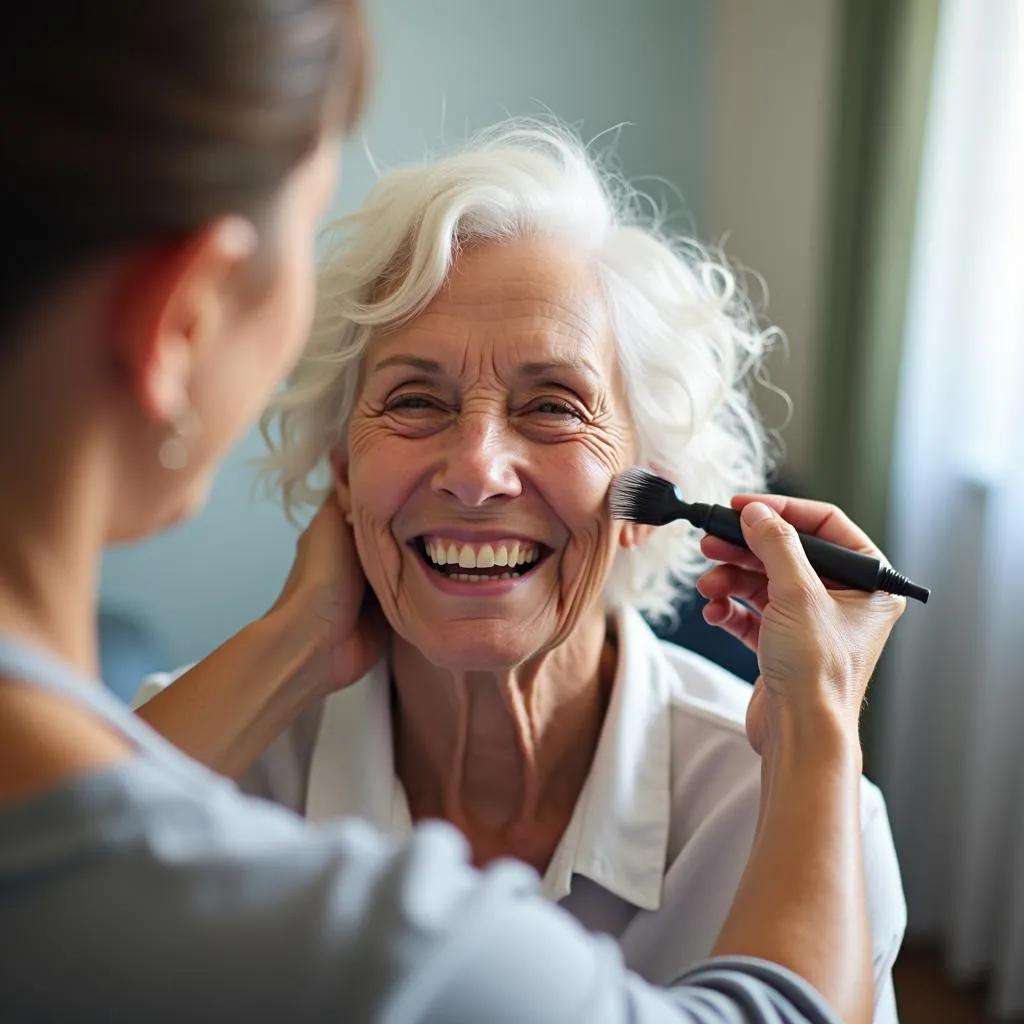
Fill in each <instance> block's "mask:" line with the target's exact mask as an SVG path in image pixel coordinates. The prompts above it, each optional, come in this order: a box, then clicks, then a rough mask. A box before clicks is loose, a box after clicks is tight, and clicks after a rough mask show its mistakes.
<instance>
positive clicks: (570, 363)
mask: <svg viewBox="0 0 1024 1024" xmlns="http://www.w3.org/2000/svg"><path fill="white" fill-rule="evenodd" d="M389 366H408V367H411V368H412V369H415V370H421V371H422V372H423V373H430V374H436V375H440V374H443V373H444V372H445V371H444V367H443V366H442V365H441V364H440V363H439V362H437V360H436V359H424V358H423V357H422V356H413V355H394V356H388V357H387V358H386V359H382V360H381V361H380V362H379V363H376V364H375V365H374V367H373V372H374V373H376V372H377V371H378V370H383V369H386V368H387V367H389ZM558 370H571V371H573V372H575V373H583V374H584V375H586V376H588V377H597V376H599V374H598V373H597V371H596V370H595V369H594V367H593V366H592V365H591V363H590V362H589V361H588V360H586V359H549V360H544V361H541V362H533V363H520V364H519V366H517V367H516V372H517V373H519V374H522V376H524V377H543V376H545V375H546V374H549V373H552V372H553V371H558Z"/></svg>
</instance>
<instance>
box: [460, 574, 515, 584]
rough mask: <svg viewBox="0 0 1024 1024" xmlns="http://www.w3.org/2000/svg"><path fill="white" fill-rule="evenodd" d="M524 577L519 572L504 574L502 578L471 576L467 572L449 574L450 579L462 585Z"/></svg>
mask: <svg viewBox="0 0 1024 1024" xmlns="http://www.w3.org/2000/svg"><path fill="white" fill-rule="evenodd" d="M521 575H522V573H518V572H503V573H502V574H501V575H500V576H477V575H473V576H471V575H470V574H469V573H466V572H452V573H449V574H448V578H449V579H452V580H459V582H460V583H482V582H483V581H484V580H517V579H519V577H520V576H521Z"/></svg>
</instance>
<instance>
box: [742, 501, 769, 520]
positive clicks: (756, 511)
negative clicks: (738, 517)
mask: <svg viewBox="0 0 1024 1024" xmlns="http://www.w3.org/2000/svg"><path fill="white" fill-rule="evenodd" d="M773 515H775V513H774V512H772V510H771V509H770V508H769V507H768V506H767V505H762V504H761V502H759V501H752V502H751V503H750V504H749V505H747V506H746V508H744V509H743V522H745V523H746V524H747V526H755V525H756V524H757V523H762V522H764V520H765V519H771V517H772V516H773Z"/></svg>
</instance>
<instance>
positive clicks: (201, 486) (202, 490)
mask: <svg viewBox="0 0 1024 1024" xmlns="http://www.w3.org/2000/svg"><path fill="white" fill-rule="evenodd" d="M210 485H211V481H210V480H209V478H206V477H204V478H203V479H201V480H196V481H195V482H194V483H193V484H192V485H191V486H190V487H188V488H187V489H184V490H182V491H180V492H178V493H176V494H173V495H170V496H168V497H167V498H165V499H164V500H163V501H161V502H160V504H159V505H157V506H155V507H150V508H148V509H145V510H128V509H120V510H118V514H117V515H116V516H115V519H114V521H113V523H112V524H111V529H110V532H109V534H108V538H107V543H108V544H130V543H132V542H134V541H139V540H144V539H145V538H146V537H151V536H153V535H154V534H157V533H162V532H163V531H164V530H168V529H170V528H171V527H174V526H178V525H179V524H180V523H184V522H186V521H187V520H189V519H192V518H193V517H194V516H197V515H198V514H199V513H200V512H202V510H203V509H204V508H205V507H206V502H207V499H208V498H209V496H210Z"/></svg>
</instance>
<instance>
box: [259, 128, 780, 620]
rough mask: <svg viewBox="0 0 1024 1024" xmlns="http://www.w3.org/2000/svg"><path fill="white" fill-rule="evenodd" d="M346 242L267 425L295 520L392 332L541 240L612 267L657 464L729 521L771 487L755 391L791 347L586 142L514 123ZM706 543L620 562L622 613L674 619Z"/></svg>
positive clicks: (691, 535)
mask: <svg viewBox="0 0 1024 1024" xmlns="http://www.w3.org/2000/svg"><path fill="white" fill-rule="evenodd" d="M332 229H333V244H332V245H331V247H330V248H329V251H328V254H327V256H326V260H325V262H324V265H323V269H322V271H321V274H320V282H319V294H318V302H317V313H316V318H315V321H314V326H313V330H312V335H311V338H310V341H309V344H308V347H307V349H306V351H305V353H304V355H303V357H302V359H301V360H300V361H299V364H298V365H297V367H296V368H295V370H294V372H293V373H292V375H291V377H290V379H289V381H288V383H287V386H286V387H285V388H284V389H283V390H282V391H281V392H280V393H279V394H278V396H277V397H276V398H275V400H274V401H273V402H272V404H271V405H270V407H269V408H268V410H267V412H266V413H265V414H264V417H263V420H262V422H261V429H262V430H263V434H264V437H265V439H266V441H267V444H268V449H269V450H268V454H267V456H266V457H265V458H264V459H263V460H262V462H263V467H262V468H263V471H264V479H265V480H266V481H267V483H268V484H269V486H270V488H271V490H272V492H276V493H277V494H279V495H280V497H281V499H282V501H283V504H284V508H285V511H286V513H287V514H288V515H289V517H294V513H295V512H296V510H297V509H299V508H301V507H303V506H306V505H312V504H317V503H319V502H320V501H322V500H323V498H324V496H325V495H326V493H327V490H328V487H329V484H328V483H327V482H326V480H325V478H324V477H323V476H322V475H320V471H321V470H322V468H323V467H324V466H325V464H326V461H327V457H328V455H329V453H330V452H331V451H332V450H333V449H334V448H335V446H336V445H337V444H338V443H339V442H341V441H342V440H343V439H344V435H345V430H346V425H347V422H348V418H349V415H350V413H351V411H352V408H353V406H354V404H355V400H356V392H357V387H358V385H359V377H360V367H361V363H362V359H363V354H364V352H365V351H366V346H367V343H368V342H369V341H370V338H371V337H372V336H373V334H374V332H375V331H378V330H381V329H383V328H387V327H390V326H393V325H395V324H397V323H399V322H402V321H406V320H408V319H409V318H411V317H414V316H415V315H416V314H417V313H418V312H420V311H421V310H422V309H423V308H424V307H425V306H426V305H427V304H428V303H429V302H430V300H431V299H432V298H433V296H434V295H436V294H437V292H438V291H439V290H440V289H441V287H442V285H443V284H444V282H445V279H446V278H447V276H448V274H449V273H450V271H451V269H452V265H453V263H454V262H455V260H456V259H457V258H458V254H459V251H460V248H461V247H462V246H463V245H465V244H466V243H469V242H473V241H485V240H486V241H501V240H505V239H514V238H520V237H527V236H528V237H541V238H545V239H557V240H564V242H565V244H566V245H567V246H569V247H571V248H572V249H573V251H575V252H577V253H582V254H584V255H586V256H587V257H588V258H589V259H591V260H592V261H593V263H594V265H595V267H596V268H597V271H598V274H599V278H600V281H601V283H602V287H603V291H604V295H605V298H606V301H607V303H608V309H609V312H610V315H611V322H612V325H613V330H614V333H615V340H616V343H617V346H618V358H619V361H620V365H621V368H622V374H623V379H624V382H625V387H626V393H627V397H628V401H629V405H630V412H631V415H632V421H633V425H634V429H635V433H636V444H637V451H638V456H639V463H640V464H641V465H644V466H647V467H651V468H653V469H655V470H656V471H657V472H658V473H659V474H660V475H661V476H663V477H666V478H668V479H670V480H672V481H673V482H674V483H676V484H678V485H679V487H680V490H681V492H682V493H683V494H684V495H685V496H688V497H690V498H691V499H692V500H695V501H708V502H720V503H724V504H728V501H729V499H730V497H731V496H732V495H734V494H736V493H740V492H743V491H751V490H759V489H761V488H762V487H763V486H764V485H765V480H766V475H767V473H768V470H769V463H770V459H771V446H770V445H769V443H768V436H767V434H766V432H765V430H764V429H763V427H762V425H761V422H760V419H759V417H758V415H757V412H756V409H755V406H754V403H753V400H752V398H751V394H750V384H751V383H752V382H753V380H754V379H760V373H761V368H762V360H763V358H764V356H765V354H766V352H767V351H768V349H769V348H770V347H771V345H772V343H773V342H774V341H775V340H776V338H777V337H778V336H779V335H778V332H777V331H776V330H775V329H773V328H762V327H761V325H760V324H759V320H758V316H757V313H756V310H755V309H754V307H753V305H752V303H751V302H750V300H749V299H748V297H747V296H746V294H745V292H744V290H743V288H742V285H741V282H740V280H739V276H738V274H737V273H736V272H735V271H734V270H733V269H732V267H731V266H730V265H729V264H728V263H727V262H726V261H725V260H724V258H722V257H721V256H719V255H717V254H716V253H712V252H711V251H710V250H708V249H707V248H705V247H704V246H702V245H700V244H699V243H698V242H696V241H694V240H693V239H692V238H689V237H685V236H674V235H673V234H671V233H670V232H668V231H666V230H665V228H664V225H663V218H662V217H660V216H659V214H658V212H657V210H656V209H654V206H653V204H652V203H650V202H649V201H648V200H646V199H645V197H644V196H643V195H641V194H640V193H639V192H637V191H636V190H635V189H633V188H632V187H630V186H629V185H628V184H627V183H626V182H625V181H624V180H623V179H622V177H621V176H620V175H619V174H618V173H616V172H615V171H614V170H612V169H611V168H610V166H609V164H608V161H607V159H602V158H599V157H597V156H595V155H594V154H593V153H592V152H590V151H588V147H587V146H585V145H584V144H583V143H582V141H581V140H580V138H579V137H578V136H577V135H576V134H575V133H574V132H572V131H571V130H569V129H566V128H564V127H561V126H559V125H557V124H552V123H547V122H543V123H541V122H535V121H531V122H522V121H510V122H506V123H503V124H500V125H498V126H496V127H494V128H491V129H489V130H487V131H485V132H484V133H482V134H480V135H478V136H477V137H475V138H474V139H472V140H471V141H470V142H468V143H467V144H466V145H464V146H463V147H461V148H460V149H459V150H458V151H457V152H456V153H454V154H453V155H450V156H447V157H445V158H443V159H440V160H436V161H433V162H426V163H423V164H422V165H419V166H412V167H406V168H402V169H399V170H394V171H390V172H388V173H385V174H383V175H382V176H381V177H380V178H379V180H378V181H377V183H376V185H375V186H374V188H373V189H372V191H371V192H370V194H369V195H368V197H367V198H366V201H365V202H364V203H363V205H362V206H361V207H360V209H358V210H357V211H355V212H354V213H351V214H348V215H346V216H343V217H341V218H340V219H339V220H338V221H336V222H335V223H334V224H333V225H332ZM698 543H699V537H698V535H697V533H696V531H694V530H693V529H692V528H691V527H689V526H687V525H686V524H682V523H679V524H674V525H672V526H666V527H662V528H661V529H659V530H657V531H655V532H654V534H653V535H652V536H651V537H650V538H649V539H648V540H647V541H646V542H645V543H643V544H641V545H639V546H637V547H635V548H631V549H629V550H622V551H620V552H618V553H617V555H616V558H615V562H614V564H613V567H612V571H611V574H610V577H609V580H608V583H607V586H606V589H605V595H604V596H605V600H606V603H607V604H608V605H609V606H615V605H618V604H629V605H633V606H635V607H637V608H639V609H640V610H641V611H642V612H644V613H646V614H648V615H650V616H652V617H655V618H660V617H667V616H670V615H671V614H672V611H673V608H674V604H675V601H676V599H677V597H678V595H679V593H680V588H681V586H683V585H686V584H688V583H690V582H692V580H693V579H694V577H695V575H696V574H697V573H698V572H699V571H700V569H701V568H702V566H703V565H704V560H703V558H702V556H701V553H700V550H699V546H698Z"/></svg>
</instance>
